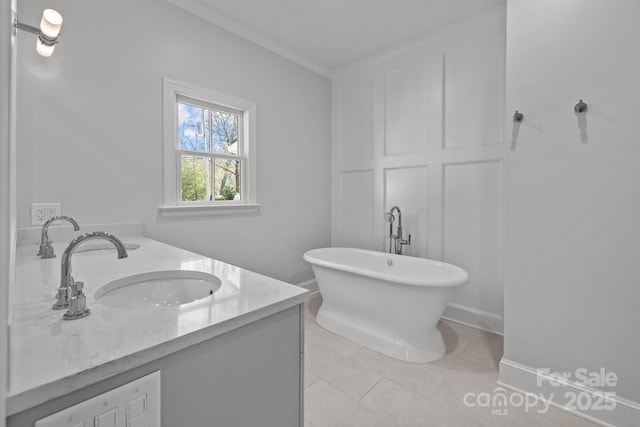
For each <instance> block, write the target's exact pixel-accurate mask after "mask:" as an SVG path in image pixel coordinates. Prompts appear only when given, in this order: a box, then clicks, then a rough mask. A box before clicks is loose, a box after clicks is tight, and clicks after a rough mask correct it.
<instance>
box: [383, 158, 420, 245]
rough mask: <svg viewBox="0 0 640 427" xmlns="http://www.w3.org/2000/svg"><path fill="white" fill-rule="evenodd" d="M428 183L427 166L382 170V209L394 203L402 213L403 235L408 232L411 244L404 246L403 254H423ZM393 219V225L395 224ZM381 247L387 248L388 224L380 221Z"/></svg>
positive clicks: (386, 210)
mask: <svg viewBox="0 0 640 427" xmlns="http://www.w3.org/2000/svg"><path fill="white" fill-rule="evenodd" d="M428 182H429V171H428V169H427V166H421V167H412V168H399V169H387V170H386V171H385V185H384V188H385V212H388V211H389V210H390V209H391V207H393V206H394V205H395V206H398V207H399V208H400V209H401V212H402V226H403V228H404V231H403V234H404V238H405V239H407V238H408V235H409V234H411V245H410V246H405V248H404V253H405V254H406V255H413V256H419V257H427V256H428V253H427V243H428V238H429V236H428V233H427V228H428V215H427V212H428ZM397 221H398V219H397V218H396V223H395V224H394V230H395V227H396V226H397V224H398V222H397ZM384 227H385V228H384V229H385V248H386V249H387V250H388V248H389V239H388V238H387V237H386V236H387V235H388V234H389V230H388V229H389V224H388V223H386V222H385V223H384Z"/></svg>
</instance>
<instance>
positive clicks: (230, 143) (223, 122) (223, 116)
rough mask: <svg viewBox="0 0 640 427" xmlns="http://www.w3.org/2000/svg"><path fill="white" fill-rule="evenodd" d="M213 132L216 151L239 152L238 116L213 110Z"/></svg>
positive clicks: (225, 152)
mask: <svg viewBox="0 0 640 427" xmlns="http://www.w3.org/2000/svg"><path fill="white" fill-rule="evenodd" d="M211 113H212V116H213V118H212V126H211V133H212V137H213V147H212V151H213V152H214V153H224V154H238V116H237V115H235V114H231V113H225V112H223V111H216V110H212V111H211Z"/></svg>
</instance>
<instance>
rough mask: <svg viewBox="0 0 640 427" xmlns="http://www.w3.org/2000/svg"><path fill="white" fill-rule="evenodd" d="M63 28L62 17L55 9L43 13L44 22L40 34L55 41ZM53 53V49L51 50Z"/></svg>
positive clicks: (42, 21)
mask: <svg viewBox="0 0 640 427" xmlns="http://www.w3.org/2000/svg"><path fill="white" fill-rule="evenodd" d="M61 27H62V15H60V13H58V11H56V10H54V9H45V10H44V11H43V12H42V20H41V21H40V32H42V34H44V35H45V36H46V37H47V38H50V39H55V38H56V37H58V34H60V28H61ZM51 52H53V49H51Z"/></svg>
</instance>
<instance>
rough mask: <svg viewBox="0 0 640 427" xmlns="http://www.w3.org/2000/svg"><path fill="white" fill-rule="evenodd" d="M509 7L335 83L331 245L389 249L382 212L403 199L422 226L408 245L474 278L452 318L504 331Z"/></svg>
mask: <svg viewBox="0 0 640 427" xmlns="http://www.w3.org/2000/svg"><path fill="white" fill-rule="evenodd" d="M505 15H506V12H505V9H504V8H496V9H495V10H491V11H487V13H484V14H479V15H478V16H475V17H472V18H469V19H468V20H466V21H465V22H458V23H456V24H455V25H452V26H450V27H446V28H444V29H442V31H440V32H438V33H437V34H433V35H432V36H429V37H428V38H426V39H425V41H424V43H422V44H416V45H415V46H411V47H407V48H404V49H399V50H398V51H396V52H391V53H387V54H386V55H384V56H381V57H379V58H375V59H372V60H371V61H368V62H366V63H362V64H354V65H353V66H351V67H348V68H345V69H343V70H339V71H338V72H336V73H335V76H334V78H333V82H332V84H333V99H332V102H333V171H332V190H333V194H332V203H333V205H332V218H333V222H332V244H333V245H334V246H354V247H362V248H372V249H375V250H385V251H388V250H389V241H388V235H389V228H388V223H386V222H384V219H383V215H384V212H386V211H388V210H389V209H390V208H391V207H392V206H394V205H397V206H399V207H400V209H401V210H402V219H403V227H404V228H405V232H406V233H405V237H406V235H408V233H411V235H412V243H411V246H407V247H405V254H407V255H410V256H418V257H423V258H431V259H435V260H442V259H444V260H447V261H451V262H453V263H454V264H460V265H461V266H463V267H464V268H467V269H468V270H469V273H470V275H471V278H472V282H471V284H470V285H469V286H468V287H466V288H462V289H461V290H460V292H459V294H458V295H457V296H456V297H455V298H454V300H453V301H452V303H453V304H452V305H450V307H449V308H448V309H447V310H446V311H445V316H447V317H448V318H450V319H453V320H457V321H460V322H465V323H468V324H473V325H476V326H478V327H481V328H485V329H489V330H493V331H496V332H502V330H503V321H502V315H503V289H502V286H503V280H502V265H503V262H502V257H503V253H502V246H501V242H502V240H501V239H502V227H503V218H502V208H503V205H502V175H501V170H502V163H501V159H502V158H503V155H504V152H503V150H504V149H503V137H502V136H503V134H504V132H502V130H501V123H502V122H503V120H502V117H503V116H504V102H503V101H502V98H503V96H504V90H503V86H504V71H503V70H504V52H503V50H504V27H505ZM445 95H446V101H445ZM370 120H371V121H370ZM347 122H348V123H349V124H348V125H347V124H346V123H347ZM445 124H446V125H445ZM347 126H349V128H348V130H347ZM445 126H446V137H447V145H446V146H445V140H444V136H445ZM369 135H371V137H369ZM364 136H366V137H364ZM365 141H366V142H367V143H365ZM368 142H371V145H369V144H368Z"/></svg>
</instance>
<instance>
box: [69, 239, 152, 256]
mask: <svg viewBox="0 0 640 427" xmlns="http://www.w3.org/2000/svg"><path fill="white" fill-rule="evenodd" d="M124 247H125V249H126V250H127V251H134V250H136V249H138V248H139V247H140V245H138V244H137V243H124ZM115 250H116V248H115V246H113V245H112V244H111V243H108V242H96V243H93V244H86V245H82V246H78V249H76V250H75V251H74V254H76V255H78V254H91V255H104V254H107V253H111V252H115Z"/></svg>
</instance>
